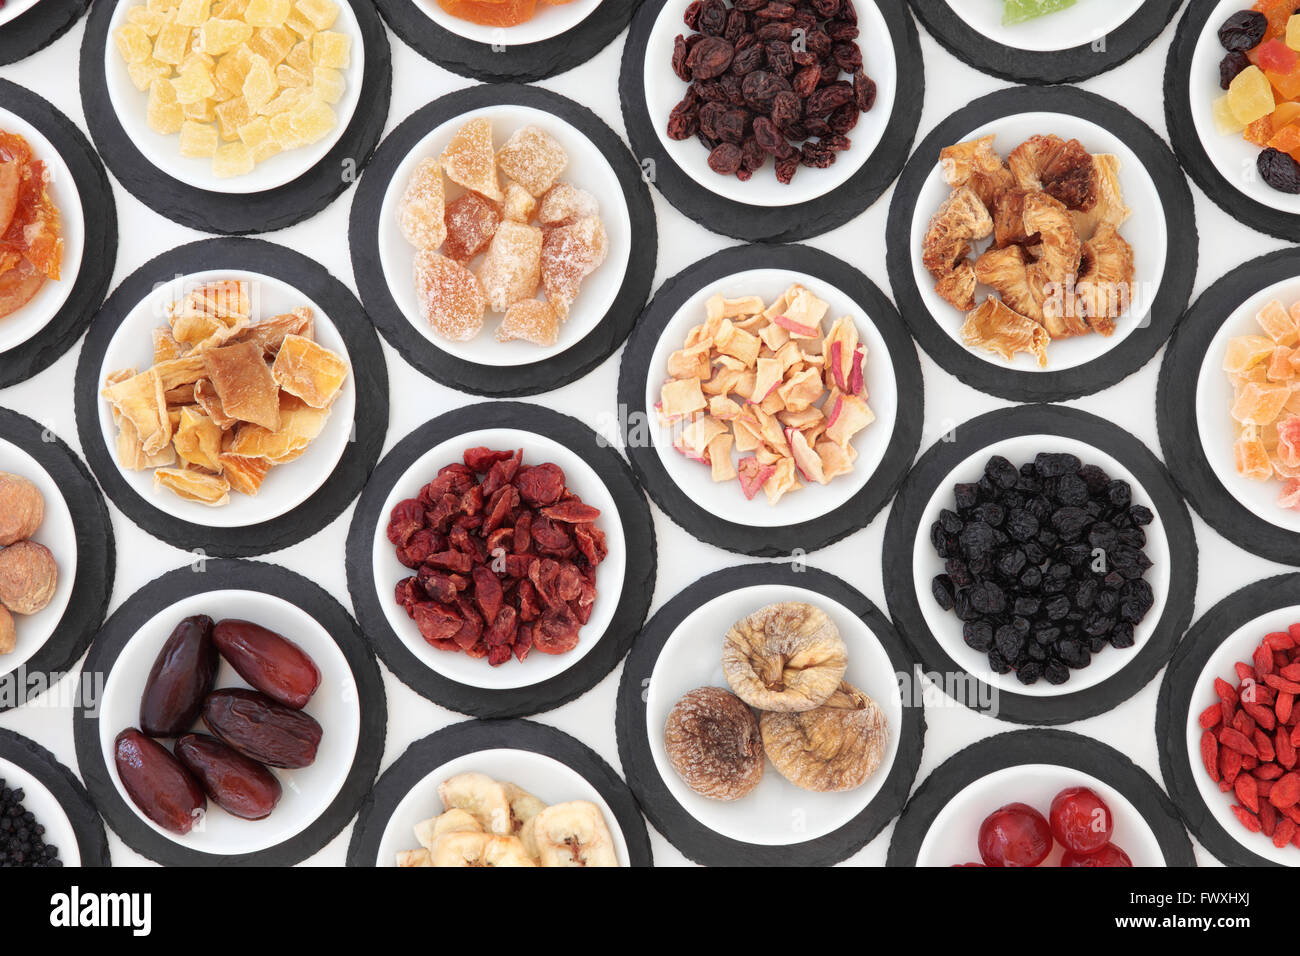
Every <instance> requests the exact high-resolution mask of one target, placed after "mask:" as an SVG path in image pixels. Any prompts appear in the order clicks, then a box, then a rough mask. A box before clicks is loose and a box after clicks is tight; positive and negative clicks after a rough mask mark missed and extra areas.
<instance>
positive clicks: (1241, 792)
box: [1232, 774, 1259, 813]
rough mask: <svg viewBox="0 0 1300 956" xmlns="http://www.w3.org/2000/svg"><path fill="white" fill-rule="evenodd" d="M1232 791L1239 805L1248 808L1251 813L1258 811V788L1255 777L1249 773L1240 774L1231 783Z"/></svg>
mask: <svg viewBox="0 0 1300 956" xmlns="http://www.w3.org/2000/svg"><path fill="white" fill-rule="evenodd" d="M1232 792H1233V793H1235V794H1236V795H1237V799H1238V800H1239V801H1241V805H1242V806H1243V807H1246V808H1247V809H1249V810H1250V811H1251V812H1252V813H1258V812H1259V790H1258V789H1257V788H1256V783H1255V778H1254V777H1252V776H1250V775H1249V774H1242V775H1241V776H1240V777H1238V778H1237V782H1236V783H1235V784H1233V787H1232Z"/></svg>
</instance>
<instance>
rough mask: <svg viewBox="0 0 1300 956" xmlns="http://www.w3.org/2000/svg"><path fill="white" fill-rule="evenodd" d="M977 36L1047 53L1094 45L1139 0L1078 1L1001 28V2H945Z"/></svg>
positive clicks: (1132, 11)
mask: <svg viewBox="0 0 1300 956" xmlns="http://www.w3.org/2000/svg"><path fill="white" fill-rule="evenodd" d="M948 6H950V7H952V10H953V12H954V13H956V14H957V16H959V17H961V18H962V20H964V21H965V22H966V25H967V26H968V27H970V28H971V29H972V30H974V31H976V32H977V33H980V34H982V35H983V36H986V37H988V38H989V39H990V40H992V41H993V42H994V43H1000V44H1002V45H1003V46H1009V47H1012V48H1014V49H1017V50H1032V51H1035V52H1040V53H1051V52H1055V51H1057V50H1069V49H1072V48H1073V47H1077V46H1085V45H1087V44H1091V43H1095V42H1096V41H1098V40H1100V39H1102V38H1103V37H1106V36H1108V35H1109V34H1111V33H1113V32H1114V31H1115V30H1116V29H1118V28H1119V27H1121V26H1123V25H1124V24H1125V23H1126V22H1127V21H1128V19H1129V17H1131V16H1133V14H1135V13H1137V12H1138V10H1139V9H1141V7H1142V0H1105V2H1098V0H1080V2H1079V3H1076V4H1075V5H1074V6H1072V7H1068V8H1066V9H1065V10H1060V11H1057V12H1056V13H1052V14H1049V15H1047V16H1042V17H1038V18H1036V19H1033V20H1026V21H1025V22H1024V23H1017V24H1014V25H1012V26H1003V25H1002V0H948Z"/></svg>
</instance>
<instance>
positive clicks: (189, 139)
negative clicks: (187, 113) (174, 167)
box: [181, 120, 219, 157]
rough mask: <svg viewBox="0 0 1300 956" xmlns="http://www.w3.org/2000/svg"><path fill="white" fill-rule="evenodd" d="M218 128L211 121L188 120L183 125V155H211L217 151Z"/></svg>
mask: <svg viewBox="0 0 1300 956" xmlns="http://www.w3.org/2000/svg"><path fill="white" fill-rule="evenodd" d="M218 141H219V140H218V137H217V128H216V127H215V126H213V125H212V124H211V123H196V122H194V121H193V120H186V121H185V122H184V123H183V124H182V125H181V155H182V156H189V157H206V156H211V155H212V154H213V153H215V152H216V151H217V143H218Z"/></svg>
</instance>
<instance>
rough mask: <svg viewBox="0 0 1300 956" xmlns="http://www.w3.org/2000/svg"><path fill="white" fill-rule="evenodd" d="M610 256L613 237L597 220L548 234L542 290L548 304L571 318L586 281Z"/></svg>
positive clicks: (585, 219) (592, 218) (587, 219)
mask: <svg viewBox="0 0 1300 956" xmlns="http://www.w3.org/2000/svg"><path fill="white" fill-rule="evenodd" d="M608 254H609V237H608V236H607V235H606V234H605V226H604V224H602V223H601V221H600V219H598V218H597V217H596V216H584V217H583V218H581V219H579V220H577V221H576V222H573V223H570V224H569V225H567V226H558V227H556V228H554V229H548V230H547V232H546V241H545V242H544V243H543V244H542V262H541V266H542V286H543V287H544V288H545V289H546V300H547V301H548V302H550V303H551V306H552V308H554V309H555V311H556V312H557V313H558V314H559V315H560V316H561V317H562V318H564V317H567V316H568V314H569V307H570V306H572V305H573V301H574V300H575V299H576V298H577V297H578V290H579V288H581V286H582V282H583V280H584V279H586V278H587V276H589V275H591V273H593V272H595V271H596V270H597V269H598V268H600V265H601V263H603V262H604V261H605V257H606V256H607V255H608Z"/></svg>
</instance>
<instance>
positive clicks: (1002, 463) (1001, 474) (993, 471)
mask: <svg viewBox="0 0 1300 956" xmlns="http://www.w3.org/2000/svg"><path fill="white" fill-rule="evenodd" d="M984 475H985V477H987V478H988V479H989V480H990V481H991V482H993V483H994V484H995V485H997V486H998V487H1000V488H1014V487H1015V486H1016V482H1017V481H1019V480H1020V472H1019V471H1018V470H1017V469H1016V466H1015V465H1013V464H1011V462H1009V461H1007V460H1006V459H1005V458H1003V457H1002V456H1001V455H994V456H993V457H992V458H990V459H989V460H988V464H986V465H985V466H984Z"/></svg>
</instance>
